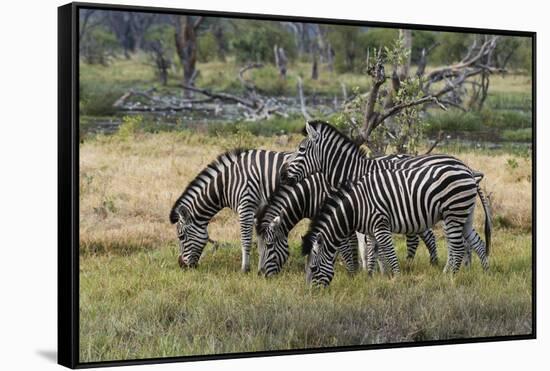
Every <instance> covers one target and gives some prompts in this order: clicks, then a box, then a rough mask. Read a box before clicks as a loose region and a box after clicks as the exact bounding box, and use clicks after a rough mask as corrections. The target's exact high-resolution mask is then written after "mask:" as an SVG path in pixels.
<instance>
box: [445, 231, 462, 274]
mask: <svg viewBox="0 0 550 371" xmlns="http://www.w3.org/2000/svg"><path fill="white" fill-rule="evenodd" d="M463 228H464V226H463V225H461V224H460V223H457V222H454V221H449V222H445V225H444V230H445V236H446V237H447V246H448V252H447V264H446V265H445V268H444V269H443V272H451V273H456V272H458V270H459V269H460V264H461V263H462V259H463V258H464V237H463V235H462V233H463V232H462V231H463Z"/></svg>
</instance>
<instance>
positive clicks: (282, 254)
mask: <svg viewBox="0 0 550 371" xmlns="http://www.w3.org/2000/svg"><path fill="white" fill-rule="evenodd" d="M280 225H281V217H280V216H277V217H275V218H274V219H273V221H272V222H271V223H269V224H268V225H266V226H264V228H263V231H262V237H263V239H264V242H265V248H264V251H263V253H264V257H263V265H262V267H261V272H262V273H263V274H264V275H265V277H271V276H274V275H276V274H277V273H279V272H280V271H281V268H282V266H283V265H284V264H285V263H286V261H287V260H288V255H289V249H288V236H287V235H286V234H285V233H283V232H282V231H281V228H280Z"/></svg>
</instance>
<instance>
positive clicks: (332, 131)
mask: <svg viewBox="0 0 550 371" xmlns="http://www.w3.org/2000/svg"><path fill="white" fill-rule="evenodd" d="M308 124H309V125H311V126H313V127H314V128H315V130H317V131H321V132H323V131H324V132H326V133H328V135H329V136H330V135H332V136H336V137H338V138H340V139H341V140H342V141H343V142H344V143H347V144H351V145H352V146H353V147H354V148H355V149H357V151H359V154H360V155H361V156H363V157H367V156H368V152H367V150H366V149H365V148H363V147H361V146H360V145H358V144H357V143H355V142H354V141H353V140H351V139H350V138H349V137H348V136H347V135H345V134H344V133H341V132H340V131H339V130H338V129H336V128H335V127H334V126H332V125H331V124H329V123H328V122H326V121H321V120H312V121H308ZM302 135H304V136H307V131H306V127H305V126H304V129H303V130H302Z"/></svg>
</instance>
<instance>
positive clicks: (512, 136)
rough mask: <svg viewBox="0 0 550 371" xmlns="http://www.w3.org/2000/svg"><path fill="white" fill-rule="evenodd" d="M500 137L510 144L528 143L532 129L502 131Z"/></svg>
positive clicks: (531, 136)
mask: <svg viewBox="0 0 550 371" xmlns="http://www.w3.org/2000/svg"><path fill="white" fill-rule="evenodd" d="M501 137H502V139H503V140H506V141H510V142H530V141H531V140H532V138H533V129H531V128H525V129H517V130H504V131H503V132H502V134H501Z"/></svg>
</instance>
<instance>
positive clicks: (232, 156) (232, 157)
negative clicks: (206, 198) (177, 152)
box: [170, 148, 249, 224]
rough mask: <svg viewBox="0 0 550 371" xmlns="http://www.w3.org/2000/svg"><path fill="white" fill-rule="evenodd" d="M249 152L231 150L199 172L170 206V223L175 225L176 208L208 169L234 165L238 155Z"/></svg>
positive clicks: (216, 169) (177, 216)
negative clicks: (229, 164) (227, 164)
mask: <svg viewBox="0 0 550 371" xmlns="http://www.w3.org/2000/svg"><path fill="white" fill-rule="evenodd" d="M247 151H249V149H248V148H235V149H232V150H229V151H227V152H224V153H222V154H220V155H219V156H218V157H216V159H215V160H214V161H212V162H211V163H209V164H208V165H207V166H206V167H205V168H204V169H202V170H201V172H200V173H199V174H198V175H197V176H196V177H195V178H194V179H193V180H192V181H191V182H189V184H188V185H187V187H185V190H184V191H183V192H182V194H181V196H180V197H179V198H178V199H177V200H176V202H175V203H174V206H172V210H170V223H172V224H175V223H176V222H177V221H178V219H179V215H178V208H179V206H180V205H181V204H182V202H181V201H182V200H183V199H184V198H185V197H186V196H187V192H188V191H189V190H190V189H191V188H192V187H194V186H196V185H197V184H199V179H200V178H201V177H203V176H205V175H206V174H207V173H208V170H209V169H212V170H214V171H216V172H217V171H219V165H224V164H226V163H227V162H229V163H235V162H237V160H238V159H239V157H240V155H241V154H242V153H245V152H247Z"/></svg>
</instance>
